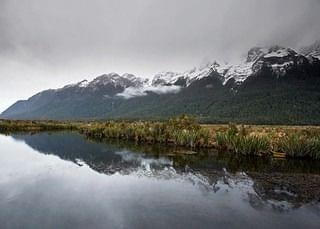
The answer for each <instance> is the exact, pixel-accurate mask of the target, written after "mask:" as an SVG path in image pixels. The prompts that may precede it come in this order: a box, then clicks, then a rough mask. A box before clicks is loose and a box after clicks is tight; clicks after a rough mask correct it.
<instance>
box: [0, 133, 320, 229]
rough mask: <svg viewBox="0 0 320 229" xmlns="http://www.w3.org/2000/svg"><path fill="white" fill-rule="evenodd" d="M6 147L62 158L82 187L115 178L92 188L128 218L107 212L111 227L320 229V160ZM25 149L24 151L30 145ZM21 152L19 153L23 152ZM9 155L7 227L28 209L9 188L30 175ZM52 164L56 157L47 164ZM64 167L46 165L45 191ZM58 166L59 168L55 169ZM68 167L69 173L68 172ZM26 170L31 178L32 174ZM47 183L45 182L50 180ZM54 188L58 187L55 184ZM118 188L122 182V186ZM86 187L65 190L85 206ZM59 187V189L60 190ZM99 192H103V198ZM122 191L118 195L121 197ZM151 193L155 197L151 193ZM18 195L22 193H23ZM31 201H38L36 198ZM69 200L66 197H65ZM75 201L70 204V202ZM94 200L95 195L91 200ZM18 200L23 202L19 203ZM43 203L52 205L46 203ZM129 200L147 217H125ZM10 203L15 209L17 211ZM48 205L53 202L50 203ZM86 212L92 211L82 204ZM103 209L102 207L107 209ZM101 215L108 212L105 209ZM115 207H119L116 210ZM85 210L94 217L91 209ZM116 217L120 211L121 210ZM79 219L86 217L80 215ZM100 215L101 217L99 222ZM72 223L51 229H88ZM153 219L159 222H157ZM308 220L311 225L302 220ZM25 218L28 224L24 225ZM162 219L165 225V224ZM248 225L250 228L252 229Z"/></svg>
mask: <svg viewBox="0 0 320 229" xmlns="http://www.w3.org/2000/svg"><path fill="white" fill-rule="evenodd" d="M10 139H11V140H12V139H14V141H13V142H11V141H10ZM0 142H1V143H3V144H4V143H6V142H9V143H8V147H10V146H11V145H14V144H24V143H25V144H27V145H28V146H30V147H31V148H32V150H33V152H34V153H37V154H39V153H40V154H42V155H44V156H45V157H52V156H58V157H59V158H60V159H59V160H60V161H61V159H62V160H63V161H64V163H66V162H67V161H71V162H72V163H73V164H74V165H75V166H76V167H78V168H83V170H81V171H82V172H81V173H80V172H79V174H77V170H75V171H73V170H72V172H70V174H71V173H72V177H74V178H76V179H79V180H80V181H81V182H83V183H84V181H82V180H83V179H86V180H85V181H86V182H88V180H89V179H93V178H92V176H93V175H92V173H97V175H99V177H100V179H102V178H103V177H105V178H106V176H108V177H109V178H110V179H112V182H111V183H110V184H109V186H108V187H109V188H110V190H99V189H100V188H101V189H103V187H102V186H103V185H102V181H101V180H100V181H99V182H97V183H95V185H96V187H91V188H92V195H95V191H94V190H96V198H97V199H99V197H101V196H105V195H107V196H105V199H104V201H107V200H108V201H110V202H109V203H108V204H109V206H114V207H115V206H118V208H119V209H120V208H121V214H123V215H125V219H123V217H120V216H118V215H117V216H112V214H111V213H108V214H111V216H110V217H111V218H108V219H109V220H111V221H109V223H108V225H109V227H119V228H126V227H127V226H128V224H127V222H130V223H131V224H130V227H134V228H140V227H144V226H146V227H148V226H150V225H152V223H151V222H153V221H154V222H158V223H155V224H156V225H153V227H155V228H167V226H168V225H170V226H173V227H187V228H197V227H201V228H212V223H215V225H216V226H217V227H218V226H219V225H220V226H221V227H229V226H233V227H237V228H247V227H251V226H259V228H263V227H265V228H268V227H271V226H280V227H282V228H283V227H284V228H290V227H300V226H301V227H305V226H306V227H313V226H314V227H315V228H316V226H317V225H319V223H320V220H319V219H320V205H319V201H320V176H319V174H320V163H319V162H311V161H297V160H271V159H262V158H245V157H235V156H232V155H228V154H226V153H218V152H212V151H206V150H202V151H197V152H190V151H188V150H184V149H178V148H168V147H163V146H160V145H147V146H141V145H136V144H134V143H130V142H119V141H109V142H104V143H99V142H94V141H89V140H85V139H84V138H83V137H82V136H81V135H78V134H75V133H67V132H61V133H39V134H33V135H13V136H11V137H4V136H0ZM19 147H20V148H21V147H22V148H23V147H24V145H23V146H19ZM20 148H19V149H17V150H18V151H19V150H21V149H20ZM6 152H7V151H6V149H5V148H4V147H2V146H1V148H0V153H1V154H2V156H0V163H3V164H4V167H3V168H0V172H2V175H0V206H1V209H4V207H6V209H7V210H6V211H4V212H2V213H0V220H1V222H2V223H4V221H6V220H7V217H9V216H12V215H14V213H13V212H12V211H13V210H15V211H17V212H21V211H23V210H22V209H21V208H22V207H23V206H24V205H23V204H21V203H23V201H22V202H21V199H19V198H20V197H19V194H17V193H15V191H12V190H11V189H12V188H14V190H16V191H17V192H19V190H18V189H19V188H17V187H16V186H17V184H16V183H14V184H11V183H12V181H11V179H13V180H14V179H17V180H19V179H23V176H27V174H24V173H21V174H18V173H19V172H16V171H15V170H14V169H12V163H13V161H14V160H15V158H13V157H14V155H12V156H10V155H8V156H3V155H6V154H5V153H6ZM19 155H20V154H19ZM19 155H16V156H19ZM2 157H3V158H2ZM1 158H2V159H1ZM28 160H31V159H28V158H27V159H26V162H25V163H26V164H28ZM32 160H34V159H32ZM37 160H38V159H37ZM41 160H42V159H41ZM46 160H51V161H52V160H53V159H52V158H46ZM54 160H57V159H54ZM63 161H61V162H59V163H57V162H55V163H52V164H51V163H48V166H47V167H46V168H45V169H44V168H42V170H41V171H40V172H39V174H37V175H38V176H45V178H44V180H43V181H44V183H43V185H46V181H45V180H46V179H47V176H48V177H49V178H50V179H52V177H51V175H50V174H51V173H54V174H56V173H59V171H57V170H59V168H60V167H61V166H62V164H60V163H62V162H63ZM33 162H34V161H33ZM6 163H7V166H6ZM10 163H11V164H10ZM15 163H16V162H15ZM43 163H45V162H43ZM56 164H58V165H59V166H57V167H55V165H56ZM68 166H69V165H68ZM68 166H67V167H68ZM22 167H23V166H22ZM68 168H69V167H68ZM68 168H67V170H69V169H68ZM19 169H21V168H19ZM19 169H17V171H18V170H19ZM30 169H32V167H30ZM60 169H61V168H60ZM64 169H66V168H64ZM73 169H74V168H73ZM62 171H64V170H62V169H61V170H60V172H61V173H62ZM70 171H71V169H70ZM25 172H26V173H28V171H25ZM84 173H85V175H84ZM17 174H18V175H17ZM44 174H45V175H44ZM68 174H69V173H68ZM88 174H91V175H90V176H89V175H88ZM81 175H82V176H81ZM8 176H11V178H8ZM19 176H20V177H19ZM95 176H96V175H95ZM101 176H103V177H101ZM49 178H48V179H47V180H50V179H49ZM29 179H30V180H29V181H26V180H24V181H20V180H19V182H21V183H24V182H27V184H25V186H23V187H22V188H21V190H20V192H25V191H26V190H30V186H32V185H33V184H34V183H36V182H37V178H36V177H31V178H30V177H29ZM95 179H97V178H95ZM124 179H125V180H124ZM80 181H77V182H80ZM55 182H57V183H58V182H60V181H57V180H55ZM120 182H124V183H121V185H120ZM75 183H76V182H75ZM6 184H7V185H6ZM59 184H60V183H59ZM81 185H83V184H82V183H81V184H80V183H79V187H77V188H76V187H75V189H74V190H68V192H67V190H64V192H66V193H65V195H66V196H67V195H70V198H71V199H72V200H73V201H79V203H80V202H81V201H83V200H76V197H71V196H72V193H73V192H74V193H78V192H80V191H79V190H78V189H79V188H80V190H81V188H83V189H88V187H85V188H84V187H82V186H81ZM100 186H101V187H100ZM1 187H2V189H1ZM9 187H10V189H9ZM50 187H51V186H50ZM59 187H60V186H59ZM65 187H69V184H63V185H62V187H60V188H59V190H56V191H57V192H62V191H61V188H65ZM55 188H56V189H58V186H56V187H55ZM97 189H98V190H99V192H98V191H97ZM32 190H33V189H32ZM39 190H42V191H46V192H51V191H52V190H47V189H46V187H45V186H43V187H41V188H39ZM88 190H90V188H89V189H88ZM30 192H31V191H30ZM32 192H35V193H37V195H40V197H41V195H43V193H42V192H40V191H34V190H33V191H32ZM100 192H103V193H104V195H102V194H101V193H100ZM105 192H106V193H105ZM117 192H119V194H116V193H117ZM152 192H154V193H153V194H152ZM8 193H9V194H8ZM67 193H68V194H67ZM99 193H100V194H99ZM200 193H201V194H200ZM20 195H23V194H21V193H20ZM28 195H31V196H33V194H28ZM89 195H90V194H89ZM99 195H100V196H99ZM52 196H53V197H55V198H60V197H61V196H55V195H54V194H52ZM66 196H64V197H63V198H66ZM75 196H76V195H75ZM70 198H69V199H68V201H70ZM73 198H74V199H73ZM84 198H85V196H84ZM88 198H89V197H88ZM90 198H94V197H92V196H90ZM109 198H110V199H109ZM40 199H41V198H40ZM115 199H117V200H118V202H116V203H113V202H112V200H115ZM15 200H19V201H17V202H15ZM35 201H36V200H35ZM43 201H48V200H46V199H44V200H43ZM68 201H67V202H68ZM95 201H97V203H96V205H95V206H97V204H98V205H99V201H98V200H96V199H95ZM100 201H101V200H100ZM122 201H123V202H122ZM131 201H132V203H134V205H133V206H134V212H135V214H138V215H139V214H142V216H137V215H135V214H133V213H132V212H130V213H127V214H125V212H127V211H133V209H132V206H131V205H130V203H131ZM12 203H13V204H16V205H17V206H13V207H12V205H11V204H12ZM68 203H69V202H68ZM72 203H73V202H72ZM50 204H52V203H51V202H50ZM104 204H105V203H104ZM44 205H45V204H44ZM87 205H88V204H87ZM101 205H102V203H101ZM89 206H90V207H93V206H91V205H89ZM10 207H12V208H10ZM32 207H37V208H39V209H41V206H40V205H35V204H34V203H33V204H32ZM51 207H52V206H51ZM69 207H70V206H69ZM83 207H88V206H86V204H85V203H83ZM55 208H56V210H53V211H57V209H59V206H54V207H53V209H55ZM99 208H102V206H100V207H99ZM186 208H188V209H186ZM219 208H221V209H219ZM17 209H19V210H17ZM72 209H73V210H75V209H74V208H72ZM103 209H104V210H110V209H109V208H107V207H104V208H103ZM111 209H112V207H111ZM116 209H117V207H115V211H116ZM42 210H43V209H42ZM46 210H48V209H46ZM87 210H88V211H91V210H92V209H87ZM48 211H49V210H48ZM76 211H80V210H79V209H78V210H76ZM92 211H93V210H92ZM118 211H119V212H120V210H118ZM191 212H192V214H191ZM21 214H22V213H21ZM37 214H40V213H37ZM48 214H49V215H51V214H52V212H51V211H49V213H48ZM68 214H71V213H68ZM79 214H80V215H81V216H82V217H84V216H83V215H82V214H83V213H82V212H81V213H79ZM114 214H116V213H114ZM119 214H120V213H119ZM22 215H23V214H22ZM57 215H58V213H54V216H57ZM102 215H103V214H102ZM100 216H101V213H96V216H95V217H100ZM16 217H18V216H16ZM70 217H71V218H69V219H68V220H69V221H68V220H67V219H61V218H59V220H61V222H63V223H61V224H57V223H56V222H50V224H49V227H50V226H52V227H57V226H58V227H60V228H61V227H62V228H63V227H65V228H68V226H69V225H68V222H70V223H71V222H72V226H73V227H74V226H76V227H77V226H79V227H83V228H85V225H83V224H81V225H75V222H77V220H76V219H73V218H72V217H75V216H74V215H71V216H70ZM119 217H120V218H121V222H118V221H114V222H113V221H112V220H119V219H120V218H119ZM153 217H154V219H152V218H153ZM186 217H188V218H186ZM250 217H252V219H250ZM277 217H278V218H277ZM306 217H307V219H308V222H305V221H304V220H302V219H306ZM53 218H54V217H53ZM183 218H184V219H185V218H186V219H185V221H184V222H182V221H183V220H182V219H183ZM218 218H219V220H218ZM13 219H14V220H16V221H17V222H16V224H14V223H13V222H11V221H9V223H8V222H7V224H3V225H7V228H15V226H13V227H12V225H17V228H18V227H19V225H20V223H21V222H24V223H26V222H25V220H26V219H23V220H22V219H20V218H19V217H18V219H17V218H15V217H13ZM268 219H270V222H264V224H260V223H259V220H268ZM19 220H22V221H21V222H19ZM57 220H58V219H57ZM86 220H89V221H90V222H89V221H88V222H87V223H88V225H94V227H100V226H101V227H102V228H103V226H102V225H106V224H105V222H104V220H106V219H103V217H102V218H101V219H100V218H99V219H95V220H96V221H95V222H94V223H93V222H91V220H93V219H92V218H90V217H89V218H88V219H86ZM123 220H125V222H123ZM158 220H164V221H163V222H159V221H158ZM189 220H190V222H189ZM272 220H273V221H272ZM102 222H104V223H102ZM249 222H250V224H248V223H249ZM284 222H285V223H284ZM12 223H13V224H12ZM34 223H35V222H33V223H32V224H31V226H30V228H32V226H35V225H36V224H34ZM90 223H91V224H90ZM92 223H93V224H92ZM241 223H242V224H241ZM26 225H30V222H29V221H27V224H26ZM5 228H6V227H5Z"/></svg>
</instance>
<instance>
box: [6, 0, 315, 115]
mask: <svg viewBox="0 0 320 229" xmlns="http://www.w3.org/2000/svg"><path fill="white" fill-rule="evenodd" d="M319 12H320V1H319V0H303V1H302V0H281V1H279V0H241V1H240V0H223V1H222V0H219V1H218V0H201V1H199V0H161V1H160V0H90V1H89V0H68V1H65V0H55V1H52V0H0V61H1V65H0V97H6V101H11V102H14V100H16V99H19V98H26V97H28V96H31V95H32V94H33V93H34V92H36V91H37V90H39V89H45V88H48V87H59V86H63V85H64V84H67V83H72V82H76V81H80V80H82V79H84V78H88V79H90V78H94V77H95V76H96V75H99V74H102V73H107V72H119V73H120V74H121V73H125V72H129V73H133V74H136V75H138V76H145V77H152V76H153V75H154V74H156V73H157V72H160V71H165V70H172V71H179V72H181V71H184V70H186V69H190V68H192V67H193V66H195V65H198V64H199V63H200V62H201V61H202V60H203V59H205V58H208V59H218V60H227V61H234V60H235V59H237V58H238V57H239V56H240V55H242V54H244V53H245V52H246V51H247V50H248V49H249V48H250V47H252V46H256V45H261V46H264V45H271V44H279V45H284V46H290V47H293V48H297V47H299V46H303V45H307V44H309V43H312V42H313V41H314V40H316V39H320V34H319V32H320V23H319V21H320V14H319ZM13 89H14V90H13ZM13 91H14V92H13ZM3 101H4V100H3ZM8 103H9V102H2V101H0V109H3V108H4V107H5V106H7V105H8Z"/></svg>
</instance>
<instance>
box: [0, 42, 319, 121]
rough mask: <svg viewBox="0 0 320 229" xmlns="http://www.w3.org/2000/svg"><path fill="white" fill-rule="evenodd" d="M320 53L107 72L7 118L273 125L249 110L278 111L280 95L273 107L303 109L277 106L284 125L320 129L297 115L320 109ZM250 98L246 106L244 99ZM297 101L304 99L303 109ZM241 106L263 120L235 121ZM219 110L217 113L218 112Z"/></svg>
mask: <svg viewBox="0 0 320 229" xmlns="http://www.w3.org/2000/svg"><path fill="white" fill-rule="evenodd" d="M318 48H319V46H317V45H311V46H310V47H309V48H304V49H302V51H300V52H297V51H295V50H293V49H291V48H285V47H281V46H271V47H269V48H261V47H254V48H252V49H250V50H249V51H248V55H247V56H246V58H244V59H243V60H241V61H240V62H239V63H238V64H235V65H231V64H220V63H218V62H216V61H212V62H208V64H205V65H203V66H201V67H198V68H193V69H191V70H189V71H186V72H184V73H176V72H161V73H158V74H156V75H155V76H154V77H153V78H152V79H150V80H149V79H144V78H141V77H136V76H134V75H132V74H129V73H126V74H123V75H119V74H117V73H109V74H104V75H101V76H98V77H96V78H95V79H93V80H92V81H90V82H89V81H87V80H83V81H80V82H78V83H75V84H70V85H66V86H65V87H63V88H59V89H50V90H45V91H43V92H40V93H37V94H36V95H34V96H32V97H30V98H29V99H28V100H21V101H17V102H16V103H15V104H13V105H12V106H10V107H9V108H8V109H7V110H6V111H4V112H3V113H2V114H1V116H0V117H1V118H11V119H105V118H166V117H168V116H172V115H178V114H180V113H190V114H193V115H196V116H198V117H199V118H201V119H203V120H206V121H209V122H228V121H244V122H256V123H262V122H263V123H264V122H265V123H268V122H269V123H272V122H274V120H276V117H273V116H272V115H271V114H269V117H264V118H261V117H260V116H263V114H261V112H256V111H255V112H253V110H255V108H251V106H249V107H248V106H247V105H244V104H248V103H249V104H250V102H251V103H257V105H256V106H259V107H260V106H261V110H262V111H263V110H266V109H267V108H268V107H269V109H270V106H271V107H272V106H273V105H272V104H271V105H270V104H269V102H268V101H271V100H273V99H274V97H276V96H280V97H281V98H279V99H280V101H276V102H273V103H274V104H278V103H288V104H291V105H293V107H295V106H297V107H298V108H297V110H292V109H291V108H290V107H289V108H286V109H288V110H289V111H290V112H289V113H288V114H286V111H285V110H284V108H281V106H276V107H277V108H276V109H278V110H276V109H275V108H272V110H274V111H275V112H278V113H283V116H285V117H286V118H284V119H283V120H281V121H280V122H281V123H297V124H299V123H302V124H308V123H311V122H312V123H313V124H314V123H317V124H320V119H319V120H318V119H316V120H315V121H310V119H311V118H310V117H308V118H307V120H305V118H304V117H300V116H299V115H300V113H301V111H298V110H299V109H302V110H303V109H307V108H308V106H309V107H310V105H308V104H309V102H310V101H314V103H315V104H319V105H320V101H318V100H320V99H318V96H319V98H320V95H318V94H319V93H320V90H319V89H320V86H319V83H318V82H319V78H320V58H318V56H317V55H315V54H317V53H318ZM313 55H315V56H313ZM266 88H267V89H266ZM285 90H288V91H285ZM297 90H298V91H297ZM286 93H287V94H286ZM288 93H289V94H288ZM299 93H300V94H301V96H302V98H308V99H309V100H308V101H306V102H305V103H303V101H300V100H297V98H295V96H296V95H295V94H299ZM261 95H265V100H264V99H263V98H260V97H261ZM243 96H244V97H246V98H247V101H244V100H243V99H242V97H243ZM258 100H259V101H260V103H258V102H257V101H258ZM234 101H239V104H243V106H240V105H237V104H234ZM293 101H297V104H296V105H295V104H294V102H293ZM261 104H265V105H264V106H262V105H261ZM307 105H308V106H307ZM234 107H239V109H244V110H245V109H247V110H248V112H247V113H250V112H251V113H253V114H254V113H256V114H257V117H253V115H248V118H247V120H246V118H245V117H242V118H239V117H240V116H241V114H239V117H237V115H236V114H237V113H239V112H237V111H234V115H233V114H231V113H230V112H229V110H234V109H235V108H234ZM312 107H314V106H312ZM213 108H215V109H217V110H215V111H214V110H212V109H213ZM313 109H314V110H313V113H314V114H315V115H316V114H318V113H319V115H320V111H319V109H318V108H317V107H314V108H313ZM250 110H251V111H250ZM291 110H292V111H291ZM242 112H243V111H242ZM244 113H246V112H244ZM298 113H299V115H297V114H298ZM292 115H293V116H294V117H295V118H292V117H291V116H292Z"/></svg>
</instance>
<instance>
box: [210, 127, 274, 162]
mask: <svg viewBox="0 0 320 229" xmlns="http://www.w3.org/2000/svg"><path fill="white" fill-rule="evenodd" d="M216 142H217V145H218V146H219V147H220V148H222V149H227V150H229V151H232V152H234V153H236V154H242V155H251V156H252V155H254V156H262V155H267V154H269V153H270V143H269V141H268V139H267V138H265V137H257V136H250V135H247V134H246V131H245V129H244V127H241V128H240V130H239V129H238V128H237V127H236V126H235V125H233V124H230V126H229V129H228V130H227V131H226V132H218V133H217V134H216Z"/></svg>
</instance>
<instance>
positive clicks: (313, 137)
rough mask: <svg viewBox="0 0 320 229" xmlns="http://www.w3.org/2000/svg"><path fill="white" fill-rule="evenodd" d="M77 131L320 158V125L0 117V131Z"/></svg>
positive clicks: (251, 153)
mask: <svg viewBox="0 0 320 229" xmlns="http://www.w3.org/2000/svg"><path fill="white" fill-rule="evenodd" d="M54 130H76V131H79V132H80V133H82V134H84V135H85V136H87V137H88V138H92V139H98V140H104V139H121V140H130V141H132V142H136V143H139V144H140V143H141V144H148V145H152V144H156V143H159V144H162V145H168V146H180V147H188V148H215V149H218V150H220V151H222V152H230V153H233V154H235V155H246V156H271V155H273V156H275V157H292V158H309V159H317V160H319V159H320V128H319V127H310V126H300V127H297V126H251V125H246V126H244V125H241V126H239V125H238V126H237V125H235V124H229V125H200V124H199V123H198V122H197V120H196V119H195V118H194V117H191V116H187V115H182V116H180V117H177V118H171V119H169V120H167V121H106V122H57V121H10V120H0V132H2V133H10V132H21V131H27V132H36V131H54Z"/></svg>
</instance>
